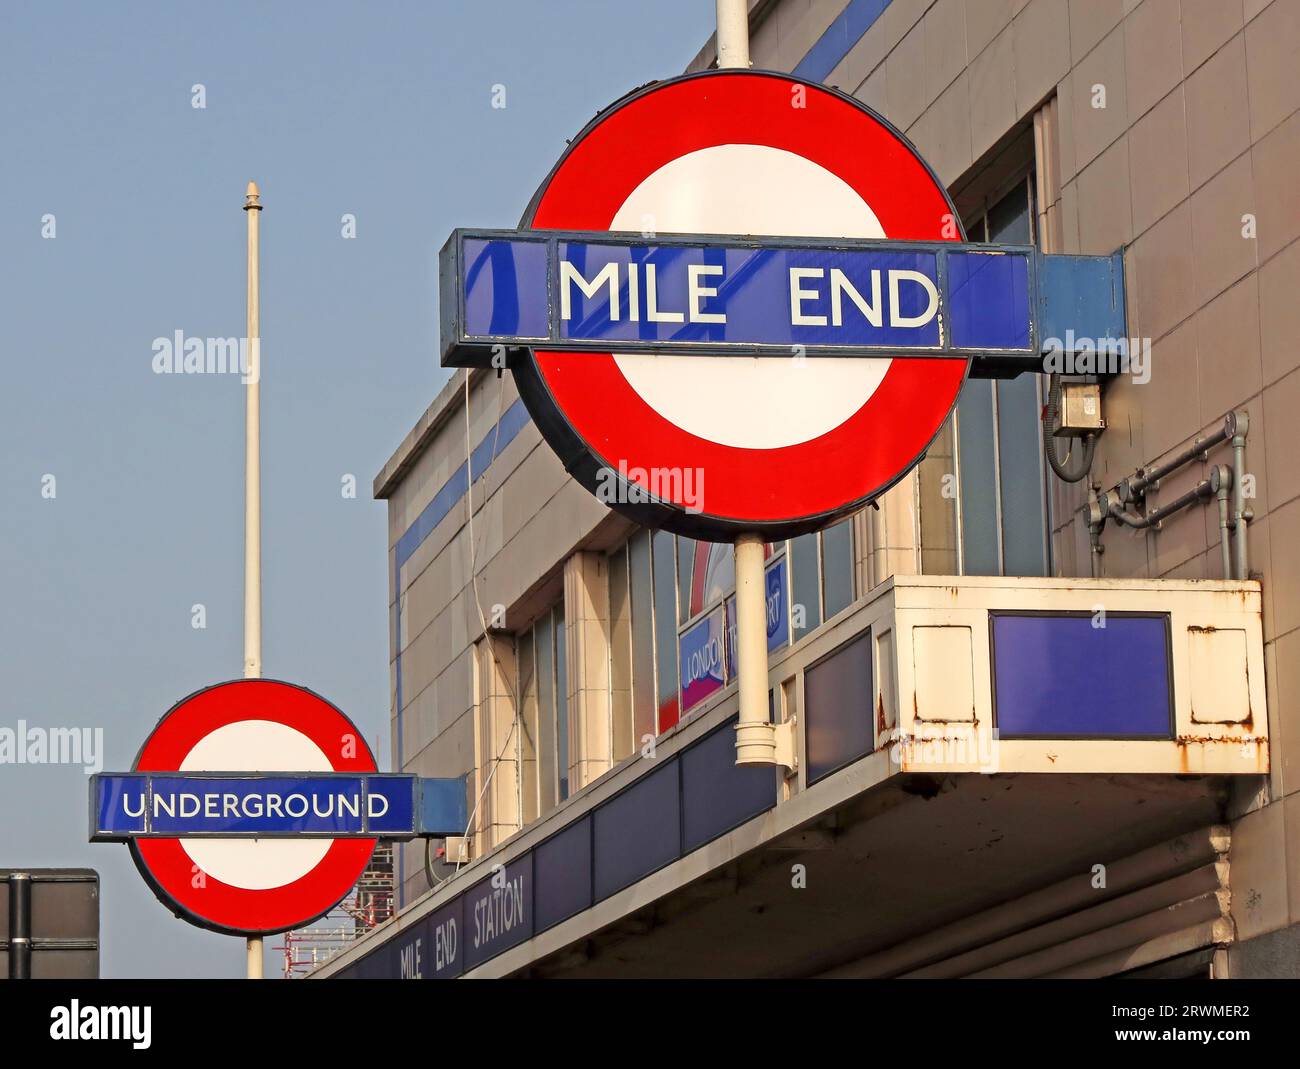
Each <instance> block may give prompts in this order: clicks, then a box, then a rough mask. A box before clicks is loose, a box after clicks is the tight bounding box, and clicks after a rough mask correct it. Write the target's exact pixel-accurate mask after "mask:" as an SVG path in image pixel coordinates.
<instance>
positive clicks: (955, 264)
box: [948, 252, 1030, 349]
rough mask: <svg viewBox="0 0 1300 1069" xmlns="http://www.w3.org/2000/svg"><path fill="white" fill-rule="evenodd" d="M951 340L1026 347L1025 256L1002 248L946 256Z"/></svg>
mask: <svg viewBox="0 0 1300 1069" xmlns="http://www.w3.org/2000/svg"><path fill="white" fill-rule="evenodd" d="M948 302H949V308H950V309H951V312H952V344H953V345H954V346H956V347H958V348H960V349H1028V348H1029V343H1030V337H1029V257H1028V256H1025V255H1019V254H1015V253H1001V252H954V253H950V254H949V255H948Z"/></svg>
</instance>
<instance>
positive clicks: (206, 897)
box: [128, 679, 377, 934]
mask: <svg viewBox="0 0 1300 1069" xmlns="http://www.w3.org/2000/svg"><path fill="white" fill-rule="evenodd" d="M376 767H377V766H376V765H375V759H374V756H373V755H372V754H371V752H370V748H369V747H368V746H367V745H366V743H365V739H364V738H363V737H362V735H361V733H360V732H359V731H358V730H357V728H356V727H355V725H353V723H352V721H351V720H349V719H348V718H347V717H346V716H345V715H344V714H343V713H342V712H340V711H339V710H338V709H337V708H335V706H333V705H332V704H331V703H330V702H328V701H326V700H325V699H324V698H322V697H320V696H319V695H317V694H314V693H312V692H311V691H309V690H306V689H305V688H303V687H298V686H294V685H292V684H289V683H282V682H278V681H276V680H270V679H243V680H235V681H233V682H229V683H219V684H217V685H215V686H212V687H208V688H207V689H205V690H201V691H198V692H197V693H195V694H191V695H190V696H189V697H188V698H185V699H183V700H182V701H180V702H178V703H177V704H176V705H174V706H173V707H172V708H171V710H170V711H169V712H168V713H167V715H166V716H164V717H163V718H162V720H160V721H159V722H158V725H157V727H155V728H154V729H153V731H152V732H151V733H150V735H149V737H148V739H146V740H145V743H144V745H143V747H141V749H140V753H139V755H138V756H137V757H136V760H135V764H134V766H133V770H134V772H136V773H182V774H184V775H185V777H186V778H185V779H181V778H180V777H178V778H177V781H176V782H177V783H178V784H180V785H181V786H180V788H179V789H178V790H177V791H176V792H175V794H174V795H173V797H171V798H170V799H164V798H153V797H151V798H150V799H149V801H150V802H152V803H154V810H153V814H152V815H153V816H155V817H163V818H165V817H167V816H171V817H172V818H174V819H175V820H177V821H181V820H183V819H186V818H191V819H190V824H189V826H196V825H197V821H198V820H201V818H202V817H204V816H205V815H207V816H208V817H210V818H212V820H213V821H217V820H221V819H223V818H224V820H225V825H226V826H228V827H235V826H236V823H237V821H238V819H239V818H240V816H242V818H243V819H244V821H245V823H248V822H251V821H252V820H253V819H258V820H266V819H267V818H268V816H274V814H268V810H269V809H270V808H271V807H272V806H275V807H276V809H281V810H283V811H282V813H281V816H282V817H283V820H284V821H285V822H290V823H296V824H297V825H298V826H301V825H302V823H303V821H304V819H306V820H310V819H311V814H309V813H308V812H307V807H308V806H310V805H315V807H316V813H317V814H319V813H320V812H321V811H322V809H323V806H322V805H321V804H320V800H319V798H317V797H312V798H311V799H305V796H304V795H302V794H299V793H295V792H294V790H293V789H292V788H290V789H283V788H279V787H277V781H276V780H274V779H273V778H268V779H267V780H266V781H265V782H266V784H267V789H266V790H265V791H264V792H261V793H260V794H256V795H254V794H249V793H248V792H247V791H242V792H241V793H240V794H239V795H236V794H234V793H233V791H234V789H233V788H230V789H228V790H225V791H223V792H220V793H208V794H206V795H204V794H203V793H202V792H201V791H200V790H199V789H198V788H197V787H196V784H201V783H202V782H203V779H202V774H203V773H207V772H214V773H222V772H224V773H232V772H234V771H235V770H238V772H240V773H275V772H286V773H294V774H295V775H300V774H302V773H356V774H359V775H364V774H365V773H373V772H375V771H376ZM151 782H152V783H153V784H154V785H153V786H151V788H150V790H151V792H154V791H158V790H160V788H159V787H158V786H157V783H158V782H159V778H158V777H154V779H153V780H152V781H151ZM332 782H338V781H332ZM299 798H304V801H303V802H297V801H296V800H297V799H299ZM187 799H195V801H193V802H192V803H191V805H192V806H197V807H198V811H197V812H194V813H190V812H186V811H185V805H186V801H187ZM254 799H255V800H256V803H257V808H256V809H253V808H252V806H253V800H254ZM335 800H337V799H335ZM205 804H206V807H207V812H206V814H205V812H204V811H203V807H204V805H205ZM295 804H297V805H299V806H302V807H303V810H304V812H303V813H301V814H300V813H299V812H298V811H297V810H296V809H295V808H294V806H295ZM223 805H224V806H225V809H224V811H223V808H222V807H223ZM331 805H333V802H331ZM213 808H215V809H216V812H215V813H214V812H212V810H213ZM232 808H233V809H234V812H233V813H232V812H231V809H232ZM128 811H130V812H134V810H130V809H129V807H128ZM318 819H319V818H318ZM267 823H268V825H269V824H273V823H274V821H271V820H268V821H267ZM130 845H131V852H132V855H133V857H134V858H135V862H136V865H137V866H138V867H139V869H140V872H141V874H142V875H143V876H144V877H145V879H146V880H147V882H148V883H149V885H150V886H151V887H152V888H153V890H154V893H155V894H157V895H158V897H159V898H160V899H161V900H162V902H163V904H164V905H167V906H170V907H171V908H172V909H173V910H174V911H178V912H180V913H181V914H182V915H184V916H185V917H186V918H187V919H188V920H190V921H191V922H193V923H195V924H198V925H201V926H202V927H205V928H211V929H214V930H216V931H222V932H231V933H236V934H267V933H271V932H279V931H286V930H288V929H290V928H295V927H298V926H300V925H303V924H306V923H308V922H310V921H313V920H315V919H316V918H317V917H319V916H321V915H322V914H324V913H327V912H328V911H329V910H330V909H332V908H333V907H334V906H335V905H337V904H338V903H339V902H340V901H341V900H342V899H343V898H344V896H345V895H346V894H347V893H348V892H349V891H350V890H351V889H352V887H353V885H355V884H356V882H357V879H358V878H359V877H360V876H361V874H362V872H363V870H364V869H365V867H366V865H367V864H368V862H369V860H370V856H371V854H372V853H373V852H374V847H375V839H374V838H327V837H319V836H302V835H294V836H293V837H276V838H261V839H251V838H220V837H190V838H135V839H132V840H131V844H130Z"/></svg>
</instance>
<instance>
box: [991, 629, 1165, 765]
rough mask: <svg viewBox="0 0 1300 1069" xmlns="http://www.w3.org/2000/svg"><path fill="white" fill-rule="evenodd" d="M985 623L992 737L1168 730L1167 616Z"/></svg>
mask: <svg viewBox="0 0 1300 1069" xmlns="http://www.w3.org/2000/svg"><path fill="white" fill-rule="evenodd" d="M1102 621H1104V624H1105V626H1094V624H1095V623H1100V622H1102ZM991 622H992V632H993V698H994V709H993V724H994V727H995V728H996V729H997V731H998V735H999V737H1000V738H1004V739H1006V738H1092V739H1134V738H1158V739H1167V738H1172V737H1173V694H1172V690H1171V687H1170V681H1169V620H1168V617H1166V616H1164V615H1149V616H1129V615H1120V614H1116V613H1113V612H1112V613H1107V614H1106V615H1105V616H1104V617H1094V615H1093V614H1091V613H1088V614H1083V615H1078V616H1073V615H1064V614H1062V615H1037V614H1036V615H1028V614H1025V615H1015V614H1008V613H994V614H992V616H991Z"/></svg>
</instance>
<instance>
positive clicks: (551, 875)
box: [533, 817, 591, 932]
mask: <svg viewBox="0 0 1300 1069" xmlns="http://www.w3.org/2000/svg"><path fill="white" fill-rule="evenodd" d="M533 877H534V883H535V885H536V890H535V893H534V895H533V909H534V921H535V927H536V930H537V931H539V932H542V931H545V930H546V929H547V928H550V927H551V926H552V925H556V924H559V923H560V921H563V920H568V919H569V918H570V917H572V916H573V915H574V914H575V913H580V912H582V910H584V909H590V908H591V818H590V817H583V818H582V819H581V820H579V821H576V822H575V823H573V824H570V825H569V826H568V827H567V828H565V829H564V830H563V831H561V832H557V833H556V834H554V835H552V836H551V837H550V838H549V839H547V840H546V841H545V842H544V843H539V844H538V845H537V846H536V847H534V848H533Z"/></svg>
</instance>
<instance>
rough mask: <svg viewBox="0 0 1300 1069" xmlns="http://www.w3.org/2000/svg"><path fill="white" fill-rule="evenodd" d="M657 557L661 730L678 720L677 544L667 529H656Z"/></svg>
mask: <svg viewBox="0 0 1300 1069" xmlns="http://www.w3.org/2000/svg"><path fill="white" fill-rule="evenodd" d="M652 547H653V557H654V631H655V665H656V666H657V668H658V674H657V678H658V684H659V685H658V687H657V688H656V690H655V697H656V699H657V704H656V709H657V712H658V718H657V722H658V726H659V731H660V732H664V731H667V730H668V729H669V728H670V727H672V726H673V725H674V724H675V723H677V716H678V713H677V571H676V568H677V548H676V546H674V545H673V536H672V535H671V534H669V533H668V532H667V531H656V532H655V533H654V536H653V540H652Z"/></svg>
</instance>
